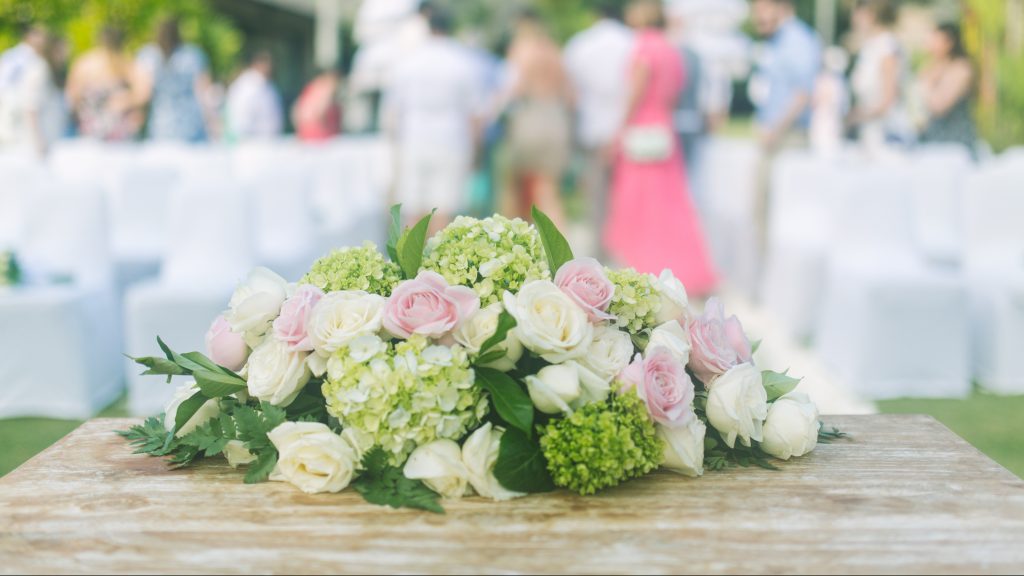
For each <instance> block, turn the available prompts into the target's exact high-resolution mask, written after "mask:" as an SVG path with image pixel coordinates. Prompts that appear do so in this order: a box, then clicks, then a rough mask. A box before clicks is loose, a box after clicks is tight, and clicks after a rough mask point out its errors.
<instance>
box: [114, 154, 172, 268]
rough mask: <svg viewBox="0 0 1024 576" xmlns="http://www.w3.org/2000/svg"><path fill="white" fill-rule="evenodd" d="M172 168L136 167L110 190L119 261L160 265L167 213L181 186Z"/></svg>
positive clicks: (122, 173)
mask: <svg viewBox="0 0 1024 576" xmlns="http://www.w3.org/2000/svg"><path fill="white" fill-rule="evenodd" d="M177 181H178V172H177V171H176V170H175V169H174V168H173V167H171V166H169V165H165V166H161V165H159V164H150V163H134V164H132V165H130V166H126V167H125V168H124V169H123V170H121V171H120V172H119V174H118V175H117V179H116V183H115V185H114V186H112V187H111V189H110V195H109V198H110V199H109V209H110V222H111V229H110V234H111V247H112V249H113V251H114V256H115V258H116V259H117V260H119V261H144V262H151V261H152V262H156V263H159V261H160V258H161V256H162V255H163V252H164V250H165V249H166V246H167V210H168V208H169V206H170V200H171V193H172V191H173V190H174V188H175V186H176V185H177Z"/></svg>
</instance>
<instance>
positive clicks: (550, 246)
mask: <svg viewBox="0 0 1024 576" xmlns="http://www.w3.org/2000/svg"><path fill="white" fill-rule="evenodd" d="M533 222H534V224H536V226H537V231H538V232H540V241H541V243H542V244H543V245H544V253H545V254H546V255H547V257H548V268H550V269H551V276H552V277H554V275H555V273H556V272H558V269H559V268H561V267H562V264H565V263H566V262H568V261H570V260H572V259H573V256H572V248H571V247H570V246H569V241H568V240H566V239H565V236H562V233H561V232H559V231H558V227H557V226H555V223H554V222H552V221H551V218H548V216H547V214H545V213H543V212H541V211H540V210H538V209H537V207H536V206H534V207H533Z"/></svg>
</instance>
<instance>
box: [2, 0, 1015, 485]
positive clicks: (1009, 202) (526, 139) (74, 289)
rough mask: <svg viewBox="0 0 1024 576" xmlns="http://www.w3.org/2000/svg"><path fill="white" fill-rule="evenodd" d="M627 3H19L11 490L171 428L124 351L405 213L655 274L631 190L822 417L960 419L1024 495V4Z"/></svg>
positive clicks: (9, 99)
mask: <svg viewBox="0 0 1024 576" xmlns="http://www.w3.org/2000/svg"><path fill="white" fill-rule="evenodd" d="M630 4H637V3H630V2H628V1H627V0H618V1H616V0H603V1H602V0H594V1H587V0H447V1H443V0H429V2H424V3H421V2H419V1H418V0H363V1H358V0H0V51H2V55H0V446H2V448H3V449H2V450H0V475H2V474H5V473H7V472H9V471H10V470H12V469H14V468H15V467H17V466H18V465H19V464H20V463H21V462H23V461H25V460H26V459H28V458H30V457H31V456H32V455H33V454H35V453H36V452H38V451H39V450H41V449H43V448H45V447H46V446H48V445H49V444H51V443H53V442H54V441H56V440H57V439H58V438H60V437H61V436H62V435H63V434H65V433H67V432H68V431H70V430H71V429H73V428H74V427H75V426H77V425H78V424H79V423H80V422H81V421H82V420H84V419H87V418H91V417H94V416H96V415H105V416H125V415H140V416H141V415H150V414H153V413H158V412H160V411H161V410H162V407H163V405H164V403H165V402H166V401H167V399H168V398H169V397H170V394H171V391H172V389H173V387H172V386H170V385H166V384H164V383H163V382H162V381H160V380H159V379H153V378H141V377H139V376H138V369H137V368H136V367H135V366H134V365H133V364H132V363H131V362H130V361H129V360H127V359H126V358H125V356H124V355H125V354H127V355H130V356H141V355H149V354H152V353H155V352H158V350H157V349H156V343H155V341H154V336H155V335H157V334H160V335H161V336H162V337H163V338H164V339H165V340H166V341H168V342H169V343H171V344H172V346H173V347H174V348H175V349H178V350H203V349H204V347H205V345H204V334H205V333H206V330H207V328H208V326H209V325H210V322H211V321H212V319H213V318H214V317H215V316H217V314H218V313H219V312H220V311H222V310H223V308H224V307H225V306H226V302H227V299H228V297H229V296H230V294H231V291H232V289H233V287H234V285H235V283H236V282H237V281H238V280H239V279H240V278H241V277H242V276H243V275H244V274H245V272H246V271H247V270H248V269H249V268H250V267H251V266H253V265H265V266H268V267H270V268H273V269H274V270H277V271H278V272H280V273H281V274H282V275H284V276H286V277H288V278H289V279H291V280H298V279H299V278H300V277H301V276H302V274H303V273H304V271H305V270H307V269H308V267H309V265H310V264H311V263H312V262H313V261H314V260H315V259H316V257H317V256H318V255H322V254H324V253H326V252H327V251H329V250H330V249H332V248H334V247H339V246H345V245H358V244H362V243H363V242H364V241H373V242H376V243H377V244H378V245H383V241H384V239H385V237H386V224H387V220H386V212H387V207H388V206H389V205H391V204H392V203H394V202H396V201H401V202H402V203H403V204H404V205H405V206H406V208H407V210H406V214H407V215H408V216H409V217H412V216H415V215H418V214H420V213H425V212H427V211H429V210H430V208H433V207H439V208H440V209H441V210H440V213H439V219H440V220H444V219H448V218H451V217H454V216H455V215H457V214H472V215H478V216H483V215H487V214H489V213H492V212H494V211H495V210H499V211H501V212H503V213H505V214H507V215H510V216H513V215H523V216H524V217H525V215H526V214H527V213H528V211H527V207H528V206H529V205H530V204H531V203H537V204H538V205H541V206H542V207H543V208H544V209H545V211H546V212H548V213H549V214H552V215H554V216H555V218H556V220H558V221H560V222H561V223H562V224H563V226H564V227H565V229H566V231H567V235H568V236H569V237H570V240H571V241H572V242H573V244H574V246H575V247H576V248H577V252H579V253H586V254H590V255H594V256H598V257H601V258H603V259H607V260H609V261H612V262H615V263H616V264H619V265H634V266H638V267H641V268H643V267H644V264H639V263H636V262H633V261H631V258H630V257H628V256H623V253H622V252H620V251H618V250H616V249H615V246H609V242H607V240H608V237H607V235H606V234H605V232H606V230H607V231H614V232H617V233H621V232H622V228H623V227H625V228H627V231H626V233H627V235H628V228H629V227H630V226H636V227H643V226H645V225H647V224H645V221H644V220H643V217H642V216H640V215H623V214H621V213H620V214H616V213H615V211H616V210H620V208H617V207H616V206H619V205H621V203H618V204H617V203H616V202H614V199H615V198H628V199H629V204H631V205H637V206H648V207H650V205H651V204H652V203H654V204H656V206H655V207H654V211H655V212H657V211H658V208H659V207H660V206H661V205H662V203H663V201H662V199H664V198H672V199H673V200H672V201H671V202H667V203H665V204H664V206H666V208H665V210H669V211H673V210H676V207H677V204H678V203H677V202H676V201H675V200H678V199H679V198H685V201H681V202H682V204H681V205H682V206H683V208H684V210H683V211H682V212H680V213H679V214H675V213H674V212H673V213H672V217H673V218H675V219H677V221H678V222H679V223H680V224H679V225H680V226H682V227H685V228H687V229H688V230H689V231H690V232H692V237H693V238H702V239H703V240H702V242H704V243H706V246H707V253H708V254H709V255H710V258H711V260H712V261H713V266H714V269H715V270H716V275H717V277H718V282H717V284H716V285H715V287H714V289H713V290H708V291H706V292H707V293H702V292H704V290H703V287H701V289H700V290H691V292H692V293H691V301H692V303H693V304H694V306H695V307H697V308H699V307H700V306H702V304H703V302H704V301H705V299H706V298H707V297H710V296H719V297H720V298H721V299H722V300H723V301H724V303H725V306H726V309H727V310H728V311H729V313H730V314H731V313H735V314H737V315H738V316H739V317H740V318H741V320H742V321H743V322H744V326H745V328H746V330H747V332H748V333H749V334H750V336H751V337H752V339H754V340H760V341H761V342H762V344H761V345H760V348H759V350H758V352H757V356H756V359H757V362H758V364H760V365H761V366H763V367H765V368H771V369H775V370H784V369H787V368H789V369H790V370H791V373H793V374H796V375H799V376H803V377H804V378H805V380H804V383H803V384H802V387H803V389H804V390H806V391H807V392H808V393H809V394H811V396H812V397H813V399H814V400H815V401H816V402H817V403H818V405H819V406H820V407H821V409H822V411H823V412H824V413H831V414H847V413H872V412H914V413H918V412H921V413H928V414H932V415H934V416H935V417H937V418H939V419H940V420H941V421H943V422H944V423H946V424H947V425H948V426H950V427H951V428H953V430H954V431H956V432H958V433H959V434H960V435H962V436H963V437H965V438H966V439H967V440H968V441H970V442H971V443H973V444H974V445H975V446H977V447H978V448H979V449H981V450H982V451H984V452H986V453H987V454H989V455H990V456H992V457H993V458H994V459H996V460H997V461H999V462H1000V463H1002V464H1003V465H1004V466H1006V467H1007V468H1009V469H1010V470H1012V471H1014V472H1015V473H1017V474H1018V475H1024V440H1022V438H1024V363H1022V362H1021V361H1020V358H1021V352H1022V351H1024V225H1022V219H1024V147H1022V146H1024V73H1022V72H1024V0H931V1H929V0H920V1H911V0H905V1H902V2H897V1H892V2H888V1H885V0H864V1H857V0H797V1H795V2H786V1H784V0H753V1H748V0H666V1H665V2H664V4H663V5H662V6H661V8H662V10H661V11H662V12H663V14H662V16H663V17H662V18H660V20H661V22H660V23H659V22H657V20H659V18H655V17H652V14H654V13H653V12H651V13H645V10H644V8H650V6H649V5H650V4H651V3H650V2H646V3H645V2H640V3H639V4H641V5H644V6H641V7H640V8H638V7H637V6H635V5H634V6H627V5H630ZM654 4H655V5H659V4H660V3H657V2H655V3H654ZM624 9H626V12H627V14H628V15H630V18H627V21H629V22H630V23H632V24H634V25H636V24H644V25H645V26H646V28H650V29H653V28H656V30H654V31H652V30H647V32H644V34H647V33H653V34H657V35H660V36H659V37H660V38H662V39H664V40H666V41H667V42H669V43H671V45H672V46H673V47H674V49H675V51H676V56H675V59H674V60H671V62H669V63H668V64H666V66H678V67H679V70H681V71H682V72H683V76H684V77H685V81H684V88H683V89H682V91H681V93H680V94H679V95H678V97H677V100H678V101H673V102H669V103H667V104H666V106H667V108H666V111H667V112H670V117H671V126H672V127H673V130H674V132H675V134H674V135H673V138H674V142H677V143H678V146H677V147H678V148H679V149H681V151H682V157H681V162H682V163H683V164H684V165H685V167H686V168H685V175H686V178H685V182H684V183H679V186H675V184H673V182H674V181H672V180H666V181H665V182H668V184H662V183H657V184H642V183H643V182H644V181H643V180H642V179H635V178H634V179H630V178H628V177H627V176H624V175H628V174H630V171H631V170H633V169H634V168H635V166H631V165H630V162H631V160H630V158H631V157H632V156H633V155H635V154H641V152H642V151H641V152H632V151H631V150H632V148H630V147H629V146H626V145H625V144H623V142H624V141H625V140H628V139H629V138H630V131H629V130H628V127H626V126H625V124H624V122H623V117H624V116H625V115H626V113H625V110H626V109H627V108H628V106H629V92H630V89H631V87H633V86H635V85H636V83H637V82H638V80H637V78H638V74H637V72H636V67H635V65H633V64H630V62H631V59H632V53H631V50H632V48H631V46H632V45H633V44H631V43H632V42H633V41H634V36H637V37H638V36H639V33H634V32H630V31H629V29H628V27H627V25H626V24H624V23H622V22H619V21H618V20H617V19H616V18H617V17H619V16H621V15H622V13H623V10H624ZM790 10H792V11H793V12H792V14H791V13H790ZM655 24H663V26H661V27H660V28H659V27H657V26H654V25H655ZM634 27H635V26H634ZM642 27H644V26H642ZM658 62H662V60H659V61H658ZM665 62H668V61H667V60H666V61H665ZM660 65H661V64H658V66H660ZM631 66H632V67H631ZM641 76H642V74H641ZM667 117H668V116H667ZM641 140H642V139H641ZM649 140H650V138H648V142H647V144H646V146H647V150H648V153H654V154H656V153H657V152H656V149H657V143H656V142H655V143H653V144H652V143H650V141H649ZM655 140H656V138H655ZM616 142H618V143H619V147H618V148H616V146H615V143H616ZM636 146H638V147H639V148H641V149H642V148H644V146H645V144H644V142H639V143H636ZM651 146H654V148H653V150H654V152H651V150H652V148H651ZM1015 147H1016V148H1015ZM624 183H626V184H624ZM628 183H638V184H628ZM645 186H647V187H651V186H653V188H655V189H654V190H647V189H644V187H645ZM666 187H668V188H666ZM676 188H678V189H676ZM666 194H667V195H668V196H666ZM649 211H650V210H648V212H649ZM638 212H639V211H638ZM624 222H625V224H623V223H624ZM606 226H607V228H606ZM666 238H678V236H676V235H668V236H666ZM697 243H698V244H699V243H701V242H697ZM661 249H663V250H665V251H666V254H668V255H670V256H672V258H674V259H675V260H677V261H682V262H683V266H684V267H687V266H689V261H688V260H687V259H699V258H700V254H701V253H702V252H703V249H702V248H700V247H699V246H695V245H694V243H693V242H686V245H678V246H671V245H667V246H663V247H662V248H661ZM643 271H649V270H643ZM677 275H680V277H681V278H682V279H683V280H684V282H685V281H686V280H687V278H686V276H685V275H684V274H679V272H678V271H677Z"/></svg>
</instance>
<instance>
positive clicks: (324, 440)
mask: <svg viewBox="0 0 1024 576" xmlns="http://www.w3.org/2000/svg"><path fill="white" fill-rule="evenodd" d="M267 436H268V437H269V438H270V441H271V442H272V443H273V444H274V447H276V448H277V451H278V454H279V455H278V459H277V466H275V467H274V471H273V472H272V473H271V474H270V479H271V480H273V481H276V482H289V483H291V484H292V485H294V486H295V487H297V488H298V489H299V490H302V491H303V492H305V493H306V494H317V493H320V492H341V491H342V490H344V489H345V488H346V487H347V486H348V485H349V483H350V482H352V478H353V476H354V475H355V471H356V467H357V466H358V465H359V462H358V460H357V458H356V453H355V450H353V449H352V447H351V446H349V444H348V442H346V441H345V440H344V439H343V438H342V437H341V436H338V435H337V434H335V433H334V432H332V431H331V429H330V428H328V427H327V426H325V425H324V424H320V423H319V422H285V423H284V424H281V425H280V426H278V427H277V428H274V429H273V430H271V431H270V433H269V434H267Z"/></svg>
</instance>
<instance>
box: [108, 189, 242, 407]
mask: <svg viewBox="0 0 1024 576" xmlns="http://www.w3.org/2000/svg"><path fill="white" fill-rule="evenodd" d="M167 218H168V230H169V237H168V244H167V249H166V252H165V258H164V264H163V267H162V269H161V271H160V276H159V278H158V279H156V280H153V281H149V282H145V283H141V284H138V285H136V286H134V287H132V288H131V289H129V291H128V293H127V295H126V297H125V302H124V307H125V332H126V341H127V342H126V349H127V350H126V352H127V354H128V355H130V356H132V357H139V356H152V355H159V354H160V349H159V348H158V346H157V344H156V337H157V336H158V335H159V336H161V337H162V338H163V339H164V341H165V342H167V343H168V344H169V345H170V346H172V347H173V348H175V349H176V350H178V351H183V352H188V351H192V350H199V351H203V350H204V349H205V348H204V345H205V344H204V339H203V336H204V334H205V333H206V330H207V328H208V327H209V326H210V324H211V323H212V322H213V319H214V318H215V317H216V316H217V315H218V314H220V313H221V312H222V311H223V310H224V309H225V308H226V307H227V302H228V299H229V297H230V296H231V292H232V289H233V287H234V285H235V284H236V283H237V282H238V280H240V279H241V278H243V277H244V276H245V274H246V273H247V272H248V271H249V269H250V268H251V266H252V264H253V255H252V241H251V237H250V234H251V232H252V230H251V228H250V222H251V221H252V219H251V206H250V203H249V201H248V199H247V195H246V194H245V191H244V190H243V188H242V187H241V186H240V185H238V184H237V183H235V182H234V181H232V180H230V179H227V178H218V177H216V176H213V177H203V176H201V175H193V176H190V177H187V178H185V180H183V181H182V183H181V185H179V186H178V187H177V189H176V190H175V191H174V192H173V193H172V196H171V200H170V204H169V207H168V212H167ZM125 368H126V371H127V378H128V389H129V407H130V409H131V411H132V413H134V414H139V415H151V414H155V413H158V412H160V411H162V410H163V408H164V405H165V404H166V402H167V401H168V400H169V399H170V397H171V395H172V393H173V386H170V385H168V384H166V383H164V381H163V380H161V379H160V378H157V377H152V376H140V375H139V372H141V369H140V368H139V367H138V366H137V365H135V364H134V363H133V362H131V361H127V362H126V364H125Z"/></svg>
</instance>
